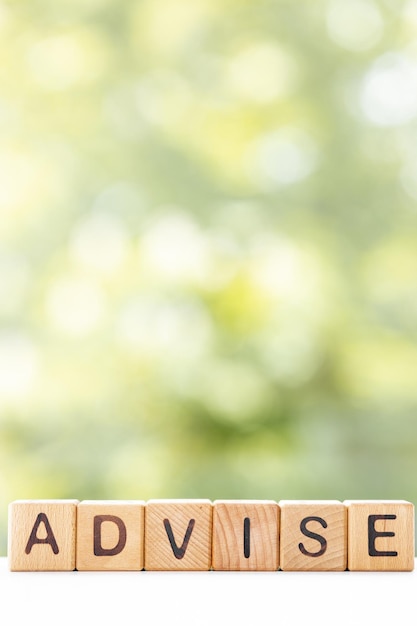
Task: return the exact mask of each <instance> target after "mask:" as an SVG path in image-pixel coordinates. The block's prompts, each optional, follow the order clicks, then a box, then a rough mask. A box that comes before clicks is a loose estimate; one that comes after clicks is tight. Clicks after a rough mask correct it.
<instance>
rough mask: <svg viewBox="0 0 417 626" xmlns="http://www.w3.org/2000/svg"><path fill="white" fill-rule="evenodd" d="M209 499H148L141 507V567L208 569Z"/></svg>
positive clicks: (210, 527)
mask: <svg viewBox="0 0 417 626" xmlns="http://www.w3.org/2000/svg"><path fill="white" fill-rule="evenodd" d="M212 508H213V507H212V504H211V502H210V500H149V501H148V502H147V504H146V507H145V569H147V570H209V569H210V567H211V535H212Z"/></svg>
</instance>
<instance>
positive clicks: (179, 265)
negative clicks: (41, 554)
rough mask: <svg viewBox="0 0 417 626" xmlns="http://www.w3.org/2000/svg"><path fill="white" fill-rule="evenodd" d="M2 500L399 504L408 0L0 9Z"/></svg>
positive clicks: (410, 493) (412, 263)
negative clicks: (301, 500) (178, 499)
mask: <svg viewBox="0 0 417 626" xmlns="http://www.w3.org/2000/svg"><path fill="white" fill-rule="evenodd" d="M0 45H1V56H2V62H1V65H0V136H1V141H0V216H1V219H0V525H1V526H0V528H1V532H0V540H1V545H0V554H5V553H6V535H7V505H8V503H9V502H10V501H12V500H14V499H18V498H74V497H75V498H79V499H84V498H89V499H94V498H104V499H123V498H137V499H148V498H161V497H162V498H163V497H190V498H194V497H204V498H211V499H216V498H255V499H257V498H271V499H274V500H279V499H281V498H287V499H297V498H332V499H333V498H336V499H344V498H365V499H367V498H385V499H391V498H393V499H400V498H405V499H408V500H411V501H417V484H416V481H415V479H414V476H415V475H416V473H417V421H416V409H417V345H416V338H417V2H416V1H415V0H412V1H406V2H405V1H401V0H378V1H377V0H315V1H311V0H299V1H297V2H294V0H257V1H256V2H253V1H252V0H226V1H225V0H222V1H220V0H142V1H140V0H139V1H134V0H123V1H122V0H60V1H59V2H57V1H56V0H26V1H24V0H22V1H10V2H7V1H3V2H1V4H0Z"/></svg>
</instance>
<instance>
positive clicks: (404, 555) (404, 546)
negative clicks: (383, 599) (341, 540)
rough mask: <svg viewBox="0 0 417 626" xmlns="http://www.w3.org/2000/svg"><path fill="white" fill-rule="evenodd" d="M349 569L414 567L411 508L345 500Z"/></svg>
mask: <svg viewBox="0 0 417 626" xmlns="http://www.w3.org/2000/svg"><path fill="white" fill-rule="evenodd" d="M344 504H345V505H346V506H347V511H348V569H349V570H351V571H407V572H410V571H411V570H412V569H413V568H414V505H413V504H412V503H411V502H407V501H405V500H386V501H383V500H346V501H345V503H344Z"/></svg>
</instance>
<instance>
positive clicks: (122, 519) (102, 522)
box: [76, 500, 145, 571]
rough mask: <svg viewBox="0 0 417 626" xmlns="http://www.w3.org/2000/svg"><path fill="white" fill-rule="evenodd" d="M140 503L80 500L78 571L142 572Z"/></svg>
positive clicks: (141, 507)
mask: <svg viewBox="0 0 417 626" xmlns="http://www.w3.org/2000/svg"><path fill="white" fill-rule="evenodd" d="M144 518H145V502H143V501H141V500H115V501H113V500H83V501H82V502H80V504H79V505H78V507H77V562H76V567H77V570H81V571H86V570H141V569H143V564H144V563H143V545H144V529H145V519H144Z"/></svg>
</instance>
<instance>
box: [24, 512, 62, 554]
mask: <svg viewBox="0 0 417 626" xmlns="http://www.w3.org/2000/svg"><path fill="white" fill-rule="evenodd" d="M41 523H43V524H44V526H45V530H46V537H45V539H39V537H38V536H37V532H38V528H39V526H40V524H41ZM35 543H49V545H50V546H51V548H52V552H53V553H54V554H58V553H59V548H58V544H57V542H56V539H55V536H54V533H53V532H52V528H51V525H50V523H49V520H48V517H47V516H46V514H45V513H39V515H38V517H37V518H36V522H35V523H34V525H33V528H32V532H31V533H30V537H29V540H28V542H27V546H26V548H25V552H26V554H30V551H31V550H32V548H33V546H34V545H35Z"/></svg>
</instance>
